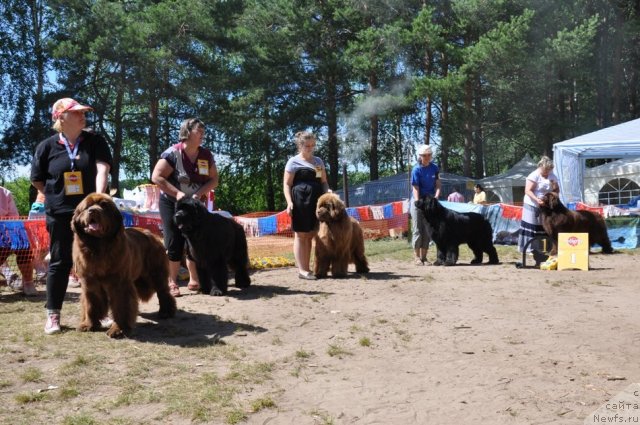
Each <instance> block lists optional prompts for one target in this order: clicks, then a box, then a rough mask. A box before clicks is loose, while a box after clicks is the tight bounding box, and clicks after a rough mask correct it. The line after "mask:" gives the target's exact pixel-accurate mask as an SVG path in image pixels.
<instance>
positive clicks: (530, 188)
mask: <svg viewBox="0 0 640 425" xmlns="http://www.w3.org/2000/svg"><path fill="white" fill-rule="evenodd" d="M552 170H553V161H551V159H550V158H549V157H547V156H543V157H542V158H540V161H538V168H536V169H535V170H533V171H532V172H531V174H529V175H528V176H527V181H526V183H525V185H524V202H523V204H522V220H521V221H520V235H519V236H518V250H519V251H520V252H524V250H525V246H526V245H527V243H528V242H529V241H530V240H531V239H533V238H535V237H536V236H542V235H544V234H545V232H544V229H543V228H542V217H541V216H540V204H542V199H541V198H542V196H543V195H544V194H545V193H547V192H556V193H559V192H560V186H559V185H558V177H556V175H555V174H554V173H553V171H552ZM534 248H535V249H539V248H540V247H534V246H529V248H528V251H529V252H530V251H532V250H533V249H534Z"/></svg>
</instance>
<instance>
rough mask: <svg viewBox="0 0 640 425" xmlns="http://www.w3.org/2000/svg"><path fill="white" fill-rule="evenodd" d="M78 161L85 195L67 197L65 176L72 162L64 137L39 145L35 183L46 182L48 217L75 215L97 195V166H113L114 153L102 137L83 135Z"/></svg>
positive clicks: (35, 157) (77, 164) (36, 153)
mask: <svg viewBox="0 0 640 425" xmlns="http://www.w3.org/2000/svg"><path fill="white" fill-rule="evenodd" d="M79 140H80V142H79V143H80V145H78V153H77V155H76V160H75V166H74V170H75V171H80V172H82V187H83V192H84V193H83V194H81V195H65V192H64V173H65V172H67V171H71V160H70V159H69V154H68V152H67V149H66V147H65V145H64V144H62V143H59V141H60V135H59V134H56V135H55V136H51V137H49V138H47V139H45V140H43V141H42V142H40V143H39V144H38V146H37V147H36V152H35V154H34V156H33V163H32V164H31V181H40V182H44V196H45V209H46V212H47V213H48V214H61V213H69V212H73V210H74V209H75V208H76V206H77V205H78V204H79V203H80V202H81V201H82V200H83V199H84V197H85V196H87V195H88V194H90V193H92V192H95V191H96V175H97V174H98V169H97V167H96V162H105V163H107V164H109V166H111V163H112V158H111V150H110V149H109V145H108V144H107V142H106V141H105V140H104V138H103V137H102V136H99V135H97V134H94V133H90V132H87V131H83V132H82V134H81V135H80V139H79Z"/></svg>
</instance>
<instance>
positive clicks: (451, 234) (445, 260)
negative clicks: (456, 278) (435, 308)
mask: <svg viewBox="0 0 640 425" xmlns="http://www.w3.org/2000/svg"><path fill="white" fill-rule="evenodd" d="M415 206H416V208H417V209H418V210H419V211H420V212H421V213H422V214H424V217H425V220H426V221H427V228H428V230H429V234H430V236H431V239H432V240H433V242H435V244H436V248H437V249H438V255H437V259H436V261H435V262H434V263H433V264H434V265H436V266H440V265H445V266H453V265H455V264H456V263H457V262H458V253H459V245H460V244H462V243H466V244H467V245H469V248H470V249H471V251H473V256H474V258H473V260H471V264H480V263H482V255H483V253H485V252H486V253H487V254H488V255H489V264H498V263H499V262H500V260H499V259H498V253H497V251H496V248H495V247H494V246H493V230H492V228H491V224H490V223H489V222H488V221H487V220H486V219H485V218H484V217H483V216H482V215H481V214H478V213H474V212H468V213H458V212H456V211H452V210H450V209H448V208H445V207H444V206H442V204H440V202H439V201H438V200H437V199H436V198H434V197H433V196H429V195H427V196H425V197H424V198H421V199H419V200H417V201H415Z"/></svg>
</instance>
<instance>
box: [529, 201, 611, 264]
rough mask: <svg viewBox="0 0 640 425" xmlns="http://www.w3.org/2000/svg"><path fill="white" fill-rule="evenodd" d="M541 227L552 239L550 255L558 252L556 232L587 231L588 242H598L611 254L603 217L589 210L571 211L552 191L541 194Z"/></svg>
mask: <svg viewBox="0 0 640 425" xmlns="http://www.w3.org/2000/svg"><path fill="white" fill-rule="evenodd" d="M540 213H541V216H542V227H543V228H544V231H545V232H547V235H549V236H550V237H551V240H552V241H553V248H552V249H551V255H556V254H557V253H558V233H588V234H589V244H590V245H593V244H596V243H597V244H598V245H600V246H601V247H602V252H603V253H605V254H612V253H613V248H612V247H611V241H610V240H609V234H608V233H607V225H606V223H605V221H604V218H602V216H600V215H599V214H596V213H593V212H591V211H585V210H580V211H571V210H570V209H568V208H567V207H565V206H564V205H563V204H562V202H560V197H559V196H558V194H556V193H554V192H549V193H546V194H545V195H543V196H542V205H540Z"/></svg>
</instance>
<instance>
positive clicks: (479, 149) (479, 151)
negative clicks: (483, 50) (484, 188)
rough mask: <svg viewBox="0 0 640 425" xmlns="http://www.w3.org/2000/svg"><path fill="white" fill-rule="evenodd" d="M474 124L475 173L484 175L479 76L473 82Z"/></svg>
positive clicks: (479, 175) (480, 175) (480, 84)
mask: <svg viewBox="0 0 640 425" xmlns="http://www.w3.org/2000/svg"><path fill="white" fill-rule="evenodd" d="M474 92H475V93H474V94H475V104H474V109H475V125H474V127H473V130H474V132H473V134H474V137H473V145H474V152H475V155H476V171H475V174H476V176H478V177H485V176H486V173H485V166H484V135H483V132H482V122H483V119H482V117H483V109H482V83H481V82H480V77H479V76H478V77H477V78H476V84H475V90H474Z"/></svg>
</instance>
